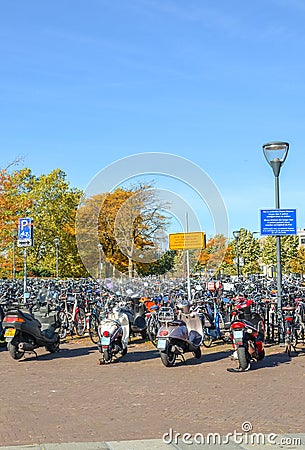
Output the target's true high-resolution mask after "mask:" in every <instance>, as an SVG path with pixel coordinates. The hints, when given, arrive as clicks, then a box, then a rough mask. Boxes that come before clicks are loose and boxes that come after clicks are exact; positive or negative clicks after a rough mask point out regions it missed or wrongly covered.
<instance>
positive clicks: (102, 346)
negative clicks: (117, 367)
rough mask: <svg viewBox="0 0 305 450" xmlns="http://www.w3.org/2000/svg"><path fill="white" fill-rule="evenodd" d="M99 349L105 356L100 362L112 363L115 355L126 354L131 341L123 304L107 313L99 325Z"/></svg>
mask: <svg viewBox="0 0 305 450" xmlns="http://www.w3.org/2000/svg"><path fill="white" fill-rule="evenodd" d="M98 335H99V341H98V349H99V351H100V353H101V354H102V355H103V357H102V358H101V359H100V360H99V362H100V364H102V363H110V362H111V361H112V359H113V357H114V356H116V355H118V354H121V356H124V355H126V353H127V345H128V341H129V320H128V316H127V314H126V313H125V311H124V309H123V308H122V307H121V306H115V307H114V308H113V310H112V312H108V313H106V314H105V317H104V318H103V319H102V321H101V323H100V324H99V326H98Z"/></svg>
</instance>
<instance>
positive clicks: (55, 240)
mask: <svg viewBox="0 0 305 450" xmlns="http://www.w3.org/2000/svg"><path fill="white" fill-rule="evenodd" d="M59 243H60V239H59V238H55V239H54V244H55V252H56V255H55V258H56V270H55V271H56V278H58V253H59Z"/></svg>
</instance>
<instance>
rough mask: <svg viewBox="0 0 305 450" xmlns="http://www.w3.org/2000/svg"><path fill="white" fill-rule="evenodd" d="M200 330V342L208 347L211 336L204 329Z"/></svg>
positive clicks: (210, 343)
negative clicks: (201, 333)
mask: <svg viewBox="0 0 305 450" xmlns="http://www.w3.org/2000/svg"><path fill="white" fill-rule="evenodd" d="M202 332H203V339H202V344H203V345H204V346H205V347H206V348H209V347H211V345H212V342H213V338H212V336H210V335H209V334H208V333H207V331H206V329H204V328H202Z"/></svg>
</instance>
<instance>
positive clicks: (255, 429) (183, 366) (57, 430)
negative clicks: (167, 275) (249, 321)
mask: <svg viewBox="0 0 305 450" xmlns="http://www.w3.org/2000/svg"><path fill="white" fill-rule="evenodd" d="M230 355H231V348H230V346H228V345H222V344H219V345H215V346H213V347H212V348H211V349H204V348H203V356H202V357H201V359H200V360H195V359H193V358H191V356H189V357H187V361H186V363H183V362H178V363H177V364H176V366H175V367H172V368H166V367H164V366H163V365H162V363H161V361H160V358H159V355H158V352H157V351H156V350H155V349H154V348H153V347H152V346H151V344H150V343H141V342H140V341H138V342H137V341H133V342H132V344H131V345H130V348H129V353H128V354H127V355H126V356H124V357H123V358H122V359H121V360H118V361H116V362H113V363H111V364H110V365H98V360H99V357H100V354H99V352H98V350H97V347H96V346H95V345H92V344H91V343H90V342H89V340H88V339H82V340H74V341H72V342H69V343H65V344H62V346H61V351H60V352H59V353H58V354H55V355H50V354H47V353H46V352H45V351H44V349H40V350H39V357H38V359H36V357H34V356H33V355H29V354H28V355H27V356H26V358H24V359H22V360H20V361H14V360H12V359H11V358H10V356H9V354H8V352H6V351H4V350H0V371H1V373H0V380H1V388H2V389H1V392H2V394H1V407H0V427H1V428H0V439H1V440H0V445H1V446H13V445H14V446H23V447H24V446H25V445H30V444H41V445H42V444H46V443H48V444H52V443H75V442H78V443H85V442H96V443H97V442H105V441H130V440H143V439H158V440H159V441H155V442H162V439H163V436H165V440H166V441H170V439H171V436H172V443H173V444H175V443H176V444H178V445H179V444H183V442H182V440H181V439H182V436H183V435H184V434H185V433H189V434H190V439H193V438H194V436H195V435H197V437H198V436H203V437H205V436H207V435H208V434H209V433H219V434H220V435H221V436H225V435H226V434H227V433H234V432H235V433H237V432H243V433H244V434H245V433H248V434H249V433H250V434H251V433H264V434H265V435H268V434H270V433H272V434H276V435H277V434H278V435H280V434H284V433H286V434H288V435H291V436H292V435H294V434H295V433H304V432H305V420H304V419H305V417H304V416H305V414H304V410H305V408H304V401H305V394H304V392H305V389H304V388H305V357H304V356H305V348H303V349H302V348H300V350H299V353H298V355H297V356H292V357H291V358H289V357H288V356H287V355H286V354H284V353H283V349H282V348H280V347H277V346H274V347H268V348H267V356H266V358H265V359H264V360H263V361H261V362H259V363H257V364H256V365H253V368H252V370H251V371H249V372H246V373H229V372H227V371H226V369H227V368H228V367H234V366H236V362H234V361H231V360H230ZM245 424H246V425H245ZM245 427H247V429H244V428H245ZM179 433H180V434H181V436H179ZM175 439H176V442H175ZM160 440H161V441H160ZM304 444H305V442H304ZM159 447H160V446H159ZM187 447H188V448H189V446H188V445H187ZM45 448H47V447H45ZM92 448H93V447H92ZM99 448H103V447H99ZM104 448H107V447H104ZM109 448H110V447H109ZM125 448H127V447H126V446H125ZM131 448H133V447H131ZM135 448H136V447H135ZM143 448H144V447H143ZM152 448H154V447H152ZM156 448H158V447H156ZM176 448H177V447H176ZM179 448H180V447H179ZM225 448H229V447H228V446H226V447H225ZM287 448H288V447H287ZM290 448H291V447H290ZM295 448H296V447H295ZM298 448H300V447H298Z"/></svg>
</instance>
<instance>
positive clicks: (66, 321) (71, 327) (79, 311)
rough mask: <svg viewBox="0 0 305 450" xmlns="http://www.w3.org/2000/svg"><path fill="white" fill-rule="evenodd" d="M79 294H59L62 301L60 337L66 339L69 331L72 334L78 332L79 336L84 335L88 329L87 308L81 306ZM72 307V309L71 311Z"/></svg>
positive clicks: (59, 315)
mask: <svg viewBox="0 0 305 450" xmlns="http://www.w3.org/2000/svg"><path fill="white" fill-rule="evenodd" d="M77 294H79V293H73V294H67V295H66V296H65V297H64V298H63V295H61V296H59V299H60V300H63V301H62V304H61V310H60V311H59V313H58V317H59V321H60V324H61V325H60V328H59V337H60V339H64V338H65V337H66V336H67V333H68V332H69V333H70V334H71V336H73V334H74V333H76V334H77V335H78V336H83V335H84V334H85V331H86V314H85V310H84V309H83V308H82V307H81V306H79V301H78V299H77ZM71 309H72V311H71Z"/></svg>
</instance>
